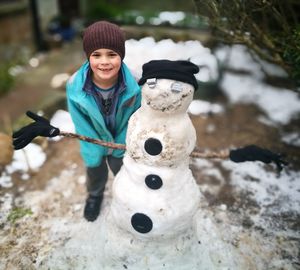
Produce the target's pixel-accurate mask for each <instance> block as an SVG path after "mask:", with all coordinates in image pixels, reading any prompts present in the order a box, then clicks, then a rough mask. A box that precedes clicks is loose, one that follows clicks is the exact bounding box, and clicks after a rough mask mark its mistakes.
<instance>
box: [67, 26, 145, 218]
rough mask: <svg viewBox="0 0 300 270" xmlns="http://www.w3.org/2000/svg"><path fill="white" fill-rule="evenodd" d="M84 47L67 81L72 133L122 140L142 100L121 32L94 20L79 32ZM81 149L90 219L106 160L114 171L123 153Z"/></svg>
mask: <svg viewBox="0 0 300 270" xmlns="http://www.w3.org/2000/svg"><path fill="white" fill-rule="evenodd" d="M83 49H84V52H85V54H86V56H87V61H86V62H85V63H84V64H83V65H82V66H81V67H80V68H79V69H78V70H77V71H76V72H75V74H74V75H73V76H72V77H71V78H70V79H69V81H68V82H67V101H68V108H69V112H70V114H71V117H72V120H73V122H74V125H75V128H76V133H78V134H82V135H85V136H89V137H92V138H95V139H101V140H104V141H109V142H115V143H121V144H124V143H125V137H126V131H127V124H128V119H129V117H130V116H131V115H132V114H133V113H134V112H135V111H136V110H137V109H138V108H139V106H140V102H141V93H140V87H139V85H138V84H137V82H136V81H135V79H134V77H133V76H132V74H131V73H130V71H129V70H128V68H127V66H126V65H125V64H124V63H123V61H122V60H123V59H124V56H125V37H124V34H123V32H122V31H121V29H120V28H119V27H118V26H117V25H115V24H112V23H109V22H106V21H99V22H96V23H94V24H92V25H90V26H89V27H88V28H87V29H86V30H85V32H84V35H83ZM80 153H81V156H82V158H83V161H84V163H85V166H86V171H87V182H86V186H87V191H88V197H87V199H86V204H85V207H84V217H85V218H86V219H87V220H88V221H94V220H96V219H97V217H98V215H99V212H100V206H101V202H102V200H103V192H104V189H105V184H106V182H107V178H108V167H107V163H108V165H109V167H110V169H111V170H112V172H113V174H114V175H115V174H116V173H117V172H118V171H119V170H120V167H121V166H122V157H123V154H124V151H123V150H114V151H112V150H111V149H109V148H105V147H102V146H99V145H95V144H91V143H88V142H84V141H81V142H80Z"/></svg>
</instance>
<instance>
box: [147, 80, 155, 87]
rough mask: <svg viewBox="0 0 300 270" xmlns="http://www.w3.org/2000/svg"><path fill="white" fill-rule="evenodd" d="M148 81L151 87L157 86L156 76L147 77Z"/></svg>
mask: <svg viewBox="0 0 300 270" xmlns="http://www.w3.org/2000/svg"><path fill="white" fill-rule="evenodd" d="M146 83H147V84H148V86H149V88H155V86H156V78H151V79H147V81H146Z"/></svg>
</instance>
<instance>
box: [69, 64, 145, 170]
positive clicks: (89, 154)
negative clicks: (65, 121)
mask: <svg viewBox="0 0 300 270" xmlns="http://www.w3.org/2000/svg"><path fill="white" fill-rule="evenodd" d="M88 70H89V62H88V61H86V62H85V63H84V64H83V65H82V66H81V67H80V68H79V69H78V71H77V72H76V73H75V74H73V76H72V77H71V78H70V79H69V80H68V82H67V102H68V109H69V112H70V114H71V117H72V120H73V122H74V125H75V129H76V133H77V134H80V135H84V136H88V137H91V138H94V139H100V140H104V141H108V142H115V143H121V144H125V138H126V132H127V126H128V120H129V118H130V116H131V115H132V114H133V113H134V112H135V111H136V110H137V109H138V108H139V107H140V104H141V89H140V86H139V85H138V84H137V82H136V80H135V79H134V77H133V76H132V74H131V72H130V71H129V69H128V67H127V66H126V65H125V64H124V63H122V66H121V70H122V73H123V77H124V81H125V91H122V92H121V93H120V96H119V100H118V104H117V110H116V128H115V131H116V132H115V137H113V136H112V134H111V132H110V131H109V130H108V129H107V127H106V125H105V121H104V118H103V116H102V114H101V112H100V110H99V108H98V106H97V103H96V101H95V99H94V97H93V96H92V95H89V94H87V93H86V92H85V91H83V86H84V83H85V79H86V75H87V72H88ZM80 153H81V156H82V158H83V161H84V163H85V165H86V166H87V167H96V166H98V165H100V163H101V161H102V158H103V156H105V155H108V154H110V153H111V154H112V155H113V156H114V157H122V156H123V155H124V150H113V151H112V152H111V150H110V149H109V148H107V147H102V146H100V145H96V144H92V143H88V142H85V141H80Z"/></svg>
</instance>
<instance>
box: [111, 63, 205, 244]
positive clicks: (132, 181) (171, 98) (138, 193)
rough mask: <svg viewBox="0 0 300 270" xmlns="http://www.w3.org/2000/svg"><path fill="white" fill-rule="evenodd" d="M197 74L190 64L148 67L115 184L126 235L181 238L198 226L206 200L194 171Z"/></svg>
mask: <svg viewBox="0 0 300 270" xmlns="http://www.w3.org/2000/svg"><path fill="white" fill-rule="evenodd" d="M198 71H199V68H198V67H197V66H196V65H194V64H193V63H191V62H188V61H169V60H154V61H150V62H148V63H146V64H145V65H144V66H143V75H142V78H141V79H140V81H139V84H140V85H142V104H141V107H140V108H139V109H138V110H137V111H136V112H135V113H134V114H133V115H132V116H131V118H130V120H129V124H128V130H127V137H126V149H127V151H126V153H125V156H124V164H123V167H122V169H121V170H120V172H119V173H118V175H117V176H116V178H115V180H114V182H113V196H112V204H111V216H112V218H113V220H114V223H115V224H116V225H117V226H118V229H119V230H121V231H124V235H125V234H126V233H129V234H131V235H132V236H134V237H136V238H137V239H147V238H151V239H155V238H156V237H157V239H162V238H176V237H178V236H179V235H180V234H181V233H184V232H185V231H186V230H188V229H189V228H191V226H192V224H193V222H192V220H193V217H194V215H195V213H196V211H197V209H198V204H199V200H200V196H201V195H200V192H199V188H198V186H197V184H196V182H195V180H194V178H193V176H192V173H191V171H190V169H189V155H190V153H191V152H192V151H193V149H194V147H195V142H196V133H195V129H194V127H193V125H192V122H191V120H190V118H189V116H188V114H187V109H188V106H189V104H190V103H191V101H192V99H193V94H194V89H196V88H197V81H196V79H195V76H194V74H196V73H197V72H198ZM125 232H126V233H125Z"/></svg>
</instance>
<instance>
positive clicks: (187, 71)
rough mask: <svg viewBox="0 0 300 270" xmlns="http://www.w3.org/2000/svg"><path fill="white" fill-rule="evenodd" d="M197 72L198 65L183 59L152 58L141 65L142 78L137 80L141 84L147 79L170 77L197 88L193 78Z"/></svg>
mask: <svg viewBox="0 0 300 270" xmlns="http://www.w3.org/2000/svg"><path fill="white" fill-rule="evenodd" d="M198 72H199V67H198V66H197V65H195V64H193V63H191V62H189V61H184V60H177V61H171V60H152V61H150V62H148V63H146V64H144V65H143V74H142V78H141V79H140V80H139V85H143V84H144V83H145V82H146V81H147V80H148V79H152V78H156V79H171V80H176V81H181V82H185V83H189V84H191V85H193V86H194V88H195V90H196V89H197V88H198V83H197V80H196V78H195V75H194V74H196V73H198Z"/></svg>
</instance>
